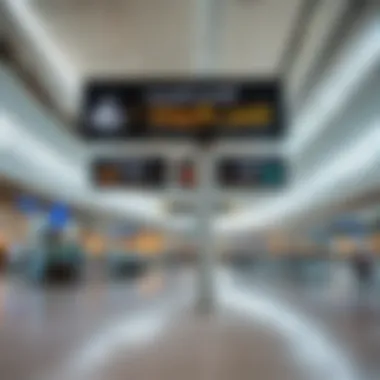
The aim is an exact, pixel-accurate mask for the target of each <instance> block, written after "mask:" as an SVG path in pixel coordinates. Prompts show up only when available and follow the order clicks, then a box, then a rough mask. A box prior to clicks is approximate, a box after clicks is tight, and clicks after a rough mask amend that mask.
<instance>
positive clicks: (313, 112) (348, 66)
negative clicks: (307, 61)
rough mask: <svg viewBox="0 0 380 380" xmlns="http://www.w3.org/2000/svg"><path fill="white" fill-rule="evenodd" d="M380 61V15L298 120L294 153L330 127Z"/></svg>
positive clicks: (293, 138) (291, 145)
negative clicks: (331, 121)
mask: <svg viewBox="0 0 380 380" xmlns="http://www.w3.org/2000/svg"><path fill="white" fill-rule="evenodd" d="M379 61H380V20H379V19H378V18H377V19H376V20H375V21H374V22H372V23H371V24H370V25H369V26H368V27H367V29H366V31H365V33H364V35H362V36H361V38H360V39H359V41H357V42H356V43H354V44H353V46H351V47H350V50H349V52H348V53H347V52H346V54H344V55H343V56H342V57H341V58H340V60H339V63H338V64H337V65H336V66H335V67H334V68H333V69H332V71H331V73H330V75H328V76H327V77H326V78H325V79H324V82H323V84H322V85H321V86H320V87H319V89H318V90H317V92H316V93H315V95H314V96H313V97H312V99H311V100H310V103H309V105H308V106H307V107H306V109H305V110H304V111H303V112H302V114H301V115H300V117H299V118H298V120H297V121H296V124H295V127H294V134H293V135H292V136H291V138H290V141H289V145H288V151H289V153H290V154H294V155H295V154H299V153H300V152H301V151H303V150H304V149H305V148H306V147H307V146H308V144H309V143H310V142H311V141H312V140H313V138H315V136H316V134H317V133H321V131H322V130H323V129H324V128H326V127H327V125H328V122H329V121H330V120H331V119H332V118H333V117H334V115H336V114H337V113H338V112H339V111H340V110H341V108H342V106H343V105H344V104H345V103H346V102H347V101H348V100H349V99H350V97H351V96H352V94H353V92H354V91H355V90H356V89H357V87H358V85H359V84H360V82H361V81H363V80H364V79H365V78H366V77H367V76H368V75H369V74H370V72H371V71H372V70H373V69H374V68H375V67H377V64H378V63H379Z"/></svg>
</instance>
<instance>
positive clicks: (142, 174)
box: [91, 157, 167, 189]
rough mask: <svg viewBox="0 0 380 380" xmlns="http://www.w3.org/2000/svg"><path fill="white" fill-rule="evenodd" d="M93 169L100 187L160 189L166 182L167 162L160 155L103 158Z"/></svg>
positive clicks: (96, 182) (93, 177)
mask: <svg viewBox="0 0 380 380" xmlns="http://www.w3.org/2000/svg"><path fill="white" fill-rule="evenodd" d="M91 171H92V179H93V182H94V184H95V186H96V187H99V188H138V189H159V188H163V187H164V186H165V184H166V178H167V163H166V162H165V160H164V159H163V158H159V157H135V158H129V157H128V158H118V159H115V158H113V159H110V158H101V159H97V160H95V161H94V162H93V163H92V167H91Z"/></svg>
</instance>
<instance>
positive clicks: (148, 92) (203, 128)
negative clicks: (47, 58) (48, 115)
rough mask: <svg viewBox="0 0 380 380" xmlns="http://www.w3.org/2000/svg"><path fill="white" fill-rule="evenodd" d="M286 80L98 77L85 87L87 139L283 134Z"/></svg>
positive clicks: (83, 120) (83, 121)
mask: <svg viewBox="0 0 380 380" xmlns="http://www.w3.org/2000/svg"><path fill="white" fill-rule="evenodd" d="M284 119H285V117H284V107H283V99H282V93H281V85H280V83H279V82H277V81H263V80H262V81H253V80H226V79H221V80H217V79H210V80H201V79H199V80H190V79H189V80H176V79H173V80H159V79H155V80H144V81H130V82H126V81H112V82H110V81H97V82H93V83H91V84H89V85H88V86H87V87H86V89H85V93H84V99H83V109H82V115H81V122H80V132H81V134H82V135H83V136H84V137H85V138H87V139H107V140H113V139H115V140H116V139H117V140H126V141H127V140H138V139H140V140H146V139H155V138H199V137H204V136H207V138H209V139H214V138H247V137H249V138H280V137H282V136H283V134H284V128H285V120H284Z"/></svg>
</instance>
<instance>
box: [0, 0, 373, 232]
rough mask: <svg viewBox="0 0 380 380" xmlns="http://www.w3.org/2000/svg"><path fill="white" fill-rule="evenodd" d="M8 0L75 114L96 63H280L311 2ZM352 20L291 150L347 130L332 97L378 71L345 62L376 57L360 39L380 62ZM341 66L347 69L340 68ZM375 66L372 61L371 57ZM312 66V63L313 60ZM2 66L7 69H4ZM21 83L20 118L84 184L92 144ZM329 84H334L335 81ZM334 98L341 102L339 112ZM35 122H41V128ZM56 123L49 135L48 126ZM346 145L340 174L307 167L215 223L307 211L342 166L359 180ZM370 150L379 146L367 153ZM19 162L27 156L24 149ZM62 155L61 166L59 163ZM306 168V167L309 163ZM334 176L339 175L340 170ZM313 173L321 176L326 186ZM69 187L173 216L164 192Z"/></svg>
mask: <svg viewBox="0 0 380 380" xmlns="http://www.w3.org/2000/svg"><path fill="white" fill-rule="evenodd" d="M3 2H4V4H7V5H8V8H7V10H8V17H7V24H8V26H9V27H8V28H7V33H8V37H9V38H10V40H11V41H12V43H13V45H14V46H16V48H17V50H18V52H17V53H18V54H19V57H20V58H21V60H22V61H24V64H25V65H26V66H28V67H29V68H30V69H31V70H32V72H33V73H34V75H35V76H36V78H37V79H38V81H40V82H41V83H42V85H43V86H44V88H45V89H46V90H47V92H48V93H49V94H50V96H51V98H52V99H53V102H54V103H55V104H56V106H57V107H58V108H59V109H61V110H63V111H64V112H65V113H66V114H69V115H75V113H76V110H77V107H78V104H79V100H78V96H79V93H80V91H79V90H80V86H81V84H82V83H83V81H85V79H86V78H87V77H89V76H94V75H96V76H98V75H102V76H103V75H119V76H120V75H123V76H124V75H125V76H127V75H145V74H147V73H149V74H157V75H159V74H162V75H164V74H169V73H170V74H173V73H181V74H184V75H188V74H195V73H198V72H204V71H207V70H210V69H212V71H213V72H219V73H223V74H231V75H232V74H242V73H250V74H252V75H278V74H279V73H280V67H281V62H282V60H283V57H284V55H285V53H286V50H287V48H288V46H287V45H288V41H290V40H291V35H292V30H293V27H294V23H295V21H296V19H297V15H298V13H299V10H300V6H301V4H302V3H303V1H302V0H281V1H279V0H257V1H249V0H160V1H158V0H112V1H111V0H108V1H101V0H91V1H90V0H76V1H75V0H66V1H51V0H50V1H49V0H3ZM341 2H344V0H342V1H341ZM320 3H321V4H325V3H326V4H328V3H329V1H327V2H326V1H324V0H321V1H320ZM330 3H331V2H330ZM347 3H348V2H347ZM364 26H365V25H364V23H363V25H362V26H361V28H362V29H363V30H364V29H365V30H366V29H367V28H366V27H364ZM320 29H321V28H319V30H320ZM365 30H364V31H365ZM354 32H355V33H353V37H354V38H353V43H351V41H349V43H348V44H347V46H344V49H345V50H344V51H343V53H344V54H342V57H341V58H340V59H337V61H336V62H333V66H332V69H331V75H327V76H326V78H324V80H321V81H320V83H319V85H318V86H317V87H316V91H315V93H316V95H315V96H314V97H313V96H312V97H311V98H310V101H308V102H307V104H306V106H305V107H304V108H303V109H300V110H298V112H297V115H296V117H295V120H294V124H295V128H293V129H294V131H295V134H294V136H293V135H292V141H291V142H293V140H294V141H295V142H296V143H297V144H296V148H297V149H295V148H293V147H292V146H291V149H290V154H293V153H292V151H293V150H294V151H295V152H296V153H297V154H295V153H294V154H295V156H296V159H297V162H301V163H302V162H304V161H305V156H304V154H306V155H307V152H308V151H309V148H310V147H312V146H313V144H314V142H315V141H316V140H318V138H320V135H321V133H319V132H323V131H325V130H328V129H329V126H330V127H331V128H334V130H335V126H336V125H338V126H340V127H339V128H340V131H343V129H344V125H343V124H344V122H345V119H342V120H341V119H339V117H338V116H339V114H340V112H342V109H341V107H340V106H341V104H336V102H334V101H332V100H333V99H342V98H343V97H341V96H340V94H341V93H342V92H343V91H344V93H345V94H346V93H348V94H350V92H349V91H345V89H349V88H350V89H351V88H352V89H353V91H355V89H357V88H362V90H363V91H364V92H365V89H364V86H365V84H363V83H362V82H364V79H363V78H364V77H365V76H368V75H369V73H368V72H367V71H364V70H362V69H361V71H360V70H359V69H355V68H353V66H352V65H351V66H350V65H346V66H347V68H346V66H344V64H345V63H347V62H351V60H352V57H353V56H356V57H357V59H358V60H359V58H360V59H361V60H362V61H363V60H366V59H367V58H368V57H369V55H367V56H364V58H363V57H362V56H360V54H358V52H360V51H361V50H360V49H359V47H360V46H362V45H363V46H364V47H366V49H367V50H366V51H365V52H368V51H369V52H370V53H371V54H372V53H374V54H372V55H373V57H374V58H373V57H372V55H371V57H372V58H371V59H372V61H371V62H372V63H371V66H370V67H371V68H373V67H375V68H376V67H377V66H376V65H377V62H380V60H379V57H380V52H379V49H378V50H376V49H374V48H373V46H372V45H369V44H368V43H367V42H365V41H364V38H362V37H363V36H361V34H363V33H364V32H363V33H362V32H361V29H360V30H359V29H358V31H354ZM356 32H357V33H356ZM356 34H358V37H357V36H356ZM359 37H360V38H359ZM364 37H365V36H364ZM371 38H372V37H371ZM326 39H327V38H326ZM356 40H357V41H356ZM361 40H363V41H364V42H365V43H364V42H363V41H361ZM368 40H370V38H368ZM355 41H356V42H355ZM359 42H360V44H359ZM362 42H363V43H362ZM356 43H358V44H356ZM366 54H367V53H366ZM339 57H340V55H339ZM339 57H338V58H339ZM359 63H362V62H359ZM337 67H338V68H341V69H339V70H337ZM342 68H344V70H343V69H342ZM366 68H367V69H368V65H367V66H366ZM368 70H369V69H368ZM303 72H306V71H305V69H304V70H303ZM337 72H338V73H341V72H343V73H345V74H347V73H348V74H349V75H346V77H348V78H354V77H355V78H356V79H357V78H359V79H360V81H359V79H357V82H355V83H354V84H352V83H350V82H347V79H346V77H345V80H346V82H345V81H344V80H343V78H342V77H341V76H340V77H339V75H338V77H337V78H335V77H334V75H333V74H334V73H335V74H336V73H337ZM352 72H355V74H356V73H361V76H360V77H359V76H358V75H355V76H353V75H352ZM335 76H336V75H335ZM5 77H7V75H4V76H3V77H1V78H5ZM1 78H0V79H1ZM377 78H378V77H377ZM6 80H8V79H6ZM348 85H350V87H348ZM12 86H13V87H14V91H15V92H14V94H15V96H16V95H17V97H18V98H17V99H18V101H17V102H15V101H11V99H7V98H9V96H8V97H5V98H4V100H5V102H4V103H6V104H8V105H9V107H10V110H11V111H12V113H13V114H14V115H15V114H17V113H18V112H21V110H18V109H16V108H17V107H16V105H17V106H19V105H20V104H21V102H22V103H25V109H24V110H22V112H21V113H22V115H16V116H17V117H16V121H18V122H20V125H19V126H20V128H21V129H25V130H27V131H28V132H30V133H31V132H33V133H34V134H35V135H34V136H39V137H41V138H42V137H43V139H44V140H45V143H47V145H49V146H50V147H52V149H51V150H55V152H51V153H57V154H61V158H62V157H63V158H64V159H65V160H66V159H68V161H69V164H68V165H71V167H70V168H68V165H66V166H65V170H66V168H67V169H69V171H68V173H71V171H72V170H73V169H74V166H75V172H76V173H77V174H78V178H79V177H80V178H79V181H78V184H80V185H81V186H82V182H83V179H84V177H85V157H86V155H87V152H86V148H85V147H84V146H83V144H80V143H79V142H78V141H77V140H75V139H71V140H70V139H69V140H68V137H67V136H63V134H62V130H63V129H64V128H65V127H66V128H67V124H65V123H62V120H58V119H57V118H54V117H51V115H48V116H46V114H49V113H48V112H41V111H37V108H38V107H37V106H36V105H35V104H34V105H31V104H30V103H33V102H32V101H31V99H29V98H30V96H29V95H28V94H27V93H26V92H25V91H24V89H22V90H20V91H19V89H17V91H16V87H20V85H19V84H17V85H15V84H14V83H13V84H12ZM326 89H332V90H334V91H336V93H335V94H334V91H332V90H331V91H326ZM16 92H17V94H16ZM321 99H322V100H323V99H324V101H321ZM344 101H345V103H344V104H345V108H344V109H345V111H347V112H348V111H350V110H351V112H353V113H354V112H355V109H354V108H352V107H351V104H352V103H351V101H352V96H351V97H350V95H348V97H347V98H345V99H344ZM342 102H343V100H342ZM331 105H334V106H336V107H335V108H334V110H333V111H334V112H332V109H331ZM30 107H32V108H33V115H34V116H33V118H31V117H30V113H29V112H32V111H27V108H28V109H29V108H30ZM32 108H30V109H32ZM45 111H46V110H45ZM50 112H51V110H50ZM11 116H13V115H11ZM375 116H376V115H375ZM375 116H374V118H373V120H372V119H371V120H366V121H365V122H366V124H365V125H363V126H360V128H362V130H363V131H364V130H365V131H366V132H368V133H366V135H365V136H364V135H363V136H362V137H363V139H362V140H363V141H361V140H360V141H359V140H358V141H357V142H358V145H360V147H361V148H362V146H363V144H364V143H366V144H367V143H368V142H372V144H371V145H370V147H371V149H373V151H372V150H369V149H367V155H364V156H363V157H366V158H368V162H369V161H370V159H371V165H374V164H375V162H378V161H376V160H378V159H380V154H379V153H380V152H379V151H378V150H377V149H376V146H375V144H374V143H375V142H376V141H377V140H376V139H379V138H380V136H379V134H378V133H377V134H376V130H377V126H378V122H379V120H378V117H375ZM0 122H1V120H0ZM30 124H33V128H31V127H32V125H30ZM332 126H334V127H332ZM292 127H293V125H292ZM55 129H57V130H60V134H59V133H58V132H57V134H56V136H53V130H55ZM330 130H331V129H330ZM346 131H347V128H346ZM0 132H1V130H0ZM309 132H310V133H309ZM343 133H344V131H343ZM47 134H51V136H48V137H47V136H46V135H47ZM305 136H306V137H305ZM345 137H346V140H347V147H350V148H351V147H352V149H351V150H350V151H349V152H348V153H350V154H351V151H352V154H356V153H357V152H358V149H357V148H356V145H355V146H351V145H352V144H350V143H351V142H352V141H351V140H352V139H351V137H352V136H351V135H349V134H346V135H345ZM0 138H1V136H0ZM328 143H329V141H327V142H326V143H324V145H323V146H322V147H321V148H320V149H318V152H314V151H313V159H314V162H318V159H319V158H320V156H319V155H318V154H323V150H324V148H325V145H326V144H328ZM290 145H292V144H290ZM68 146H70V147H75V149H74V148H70V155H69V156H70V157H68V154H67V152H68V149H69V148H68ZM378 146H380V144H379V145H378ZM344 150H345V149H343V148H342V149H340V150H339V151H338V150H337V149H335V150H334V151H333V153H334V154H333V157H331V159H330V164H331V165H330V166H331V170H330V171H327V172H328V173H330V174H331V175H332V177H331V176H330V177H329V178H326V176H323V175H322V174H324V172H326V170H325V169H326V167H320V165H319V166H318V167H315V168H314V169H315V170H313V172H311V171H309V175H308V176H307V177H306V178H303V180H305V181H303V182H302V181H297V182H296V183H294V185H293V186H291V188H290V189H288V191H286V192H285V193H284V194H281V195H280V196H279V197H275V198H273V197H268V198H266V197H264V198H260V197H259V198H258V199H256V202H253V203H252V200H250V201H249V200H247V202H246V201H244V202H242V201H241V200H240V201H241V203H240V210H241V212H235V213H234V215H232V216H231V215H224V216H222V217H221V218H219V220H217V221H216V226H217V229H218V230H219V231H221V232H223V233H225V232H226V231H234V232H236V231H238V230H242V229H244V230H247V229H248V230H249V229H252V228H254V227H257V226H263V225H266V223H270V222H272V221H273V220H275V219H276V218H277V219H278V218H280V219H279V220H282V218H283V217H285V216H286V215H288V213H290V215H292V213H294V212H295V210H296V209H297V210H298V211H299V209H300V208H302V207H304V208H305V207H306V206H305V205H306V204H307V205H308V206H310V205H311V197H310V196H309V195H310V188H313V189H316V188H318V189H319V190H320V192H321V194H322V193H323V194H324V195H323V197H324V198H323V197H322V195H320V194H319V193H318V194H317V195H318V199H319V201H320V199H322V198H323V199H326V194H327V195H328V194H331V189H334V187H335V186H336V185H337V183H338V182H337V181H338V177H336V173H337V172H339V173H340V177H339V179H341V181H342V182H341V183H342V184H343V185H347V184H348V183H350V184H351V182H349V179H350V178H351V177H350V176H352V175H354V172H353V170H348V169H347V168H349V167H347V162H348V161H349V158H350V157H351V156H350V155H349V154H348V153H347V154H343V153H344ZM362 151H363V150H361V152H362ZM0 153H1V151H0ZM317 153H318V154H317ZM370 154H371V156H370V157H367V156H369V155H370ZM349 156H350V157H349ZM8 158H9V157H8ZM11 158H12V160H13V161H12V160H11V159H9V163H10V164H9V165H10V166H9V168H10V169H14V168H15V167H16V166H15V162H16V161H15V160H14V158H15V157H11ZM343 158H344V159H345V161H344V160H343ZM74 161H75V165H74V164H73V162H74ZM343 161H344V162H343ZM3 162H5V160H4V161H3ZM17 162H18V164H20V165H21V163H20V161H17ZM360 162H362V161H360ZM368 162H367V161H366V162H363V165H364V164H365V165H367V166H365V168H366V170H367V169H368V173H371V171H370V169H371V168H372V166H371V165H369V163H368ZM12 163H13V164H12ZM335 163H336V164H335ZM0 164H1V163H0ZM23 164H25V166H23V168H22V170H21V169H20V174H19V178H21V177H22V176H26V173H28V172H30V169H28V166H27V165H26V164H28V162H25V163H23ZM338 164H339V165H338ZM0 166H1V165H0ZM59 166H60V167H62V164H61V163H60V165H59ZM355 167H357V168H359V166H355ZM363 167H364V166H363ZM342 168H344V170H343V169H342ZM0 169H1V168H0ZM316 169H321V170H316ZM303 170H304V171H305V172H307V168H303ZM337 170H338V171H337ZM371 170H372V169H371ZM21 173H22V174H21ZM31 173H33V171H31ZM363 173H364V171H363ZM365 173H367V171H366V172H365ZM45 174H46V175H47V174H48V173H46V172H44V173H39V175H40V176H42V175H45ZM58 174H59V173H58ZM345 175H346V177H345ZM32 176H33V175H32ZM67 177H72V176H71V175H70V176H69V175H68V176H67ZM334 177H336V178H334ZM36 178H37V177H35V178H31V180H32V179H34V180H35V179H36ZM38 178H40V177H38ZM41 178H42V177H41ZM332 179H334V180H335V179H337V181H335V182H334V181H332ZM351 179H352V178H351ZM315 181H319V182H317V184H318V186H317V185H316V182H315ZM74 182H75V181H74ZM41 183H43V184H44V186H48V184H51V183H54V184H55V185H54V188H53V187H51V191H52V192H56V193H57V194H61V195H62V188H61V189H59V187H60V186H61V185H60V184H61V183H62V182H60V181H58V179H57V178H56V177H54V176H52V177H51V178H47V176H46V180H44V181H43V182H42V181H41V182H40V184H41ZM57 184H58V185H57ZM49 186H50V185H49ZM73 186H74V185H73ZM66 195H67V194H66ZM314 195H316V194H314ZM335 195H336V194H335ZM69 196H70V197H72V199H75V201H76V202H79V203H81V202H82V203H87V205H88V206H90V207H95V206H99V205H101V206H104V207H105V208H107V207H108V208H110V209H111V210H112V211H113V212H118V213H119V214H120V213H125V214H126V215H128V216H131V215H134V214H135V215H140V216H141V215H142V216H143V217H144V218H148V217H149V216H150V217H151V219H154V220H155V221H157V222H160V221H161V220H163V218H168V215H167V214H165V213H164V212H162V209H161V208H160V205H159V204H160V203H162V198H161V197H160V196H150V197H143V196H142V195H141V194H138V193H136V194H124V195H120V194H119V195H117V196H114V197H113V196H107V197H102V196H100V195H99V194H94V193H93V192H92V193H91V194H90V193H89V191H88V189H87V188H86V187H81V188H80V189H78V190H75V189H74V187H73V189H72V191H71V192H70V194H69ZM300 200H301V201H300ZM249 202H250V203H251V204H250V205H249V207H245V208H244V205H247V203H249ZM238 203H239V202H238ZM316 204H317V203H316ZM242 209H243V210H242ZM305 209H306V208H305ZM152 210H154V212H152ZM153 213H154V216H153ZM296 213H297V212H296ZM262 215H265V217H262ZM277 219H276V220H277ZM165 222H166V220H165ZM187 222H188V221H184V225H188V223H187ZM167 225H168V226H170V227H171V228H177V227H178V226H181V224H180V223H178V221H177V220H170V222H168V223H167Z"/></svg>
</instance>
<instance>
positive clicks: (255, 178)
mask: <svg viewBox="0 0 380 380" xmlns="http://www.w3.org/2000/svg"><path fill="white" fill-rule="evenodd" d="M216 179H217V182H218V184H219V186H221V187H222V188H226V189H228V190H245V189H258V190H271V189H280V188H283V187H284V186H285V185H286V182H287V179H288V170H287V165H286V164H285V162H284V160H283V159H282V158H280V157H225V158H222V159H220V161H219V162H218V163H217V167H216Z"/></svg>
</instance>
